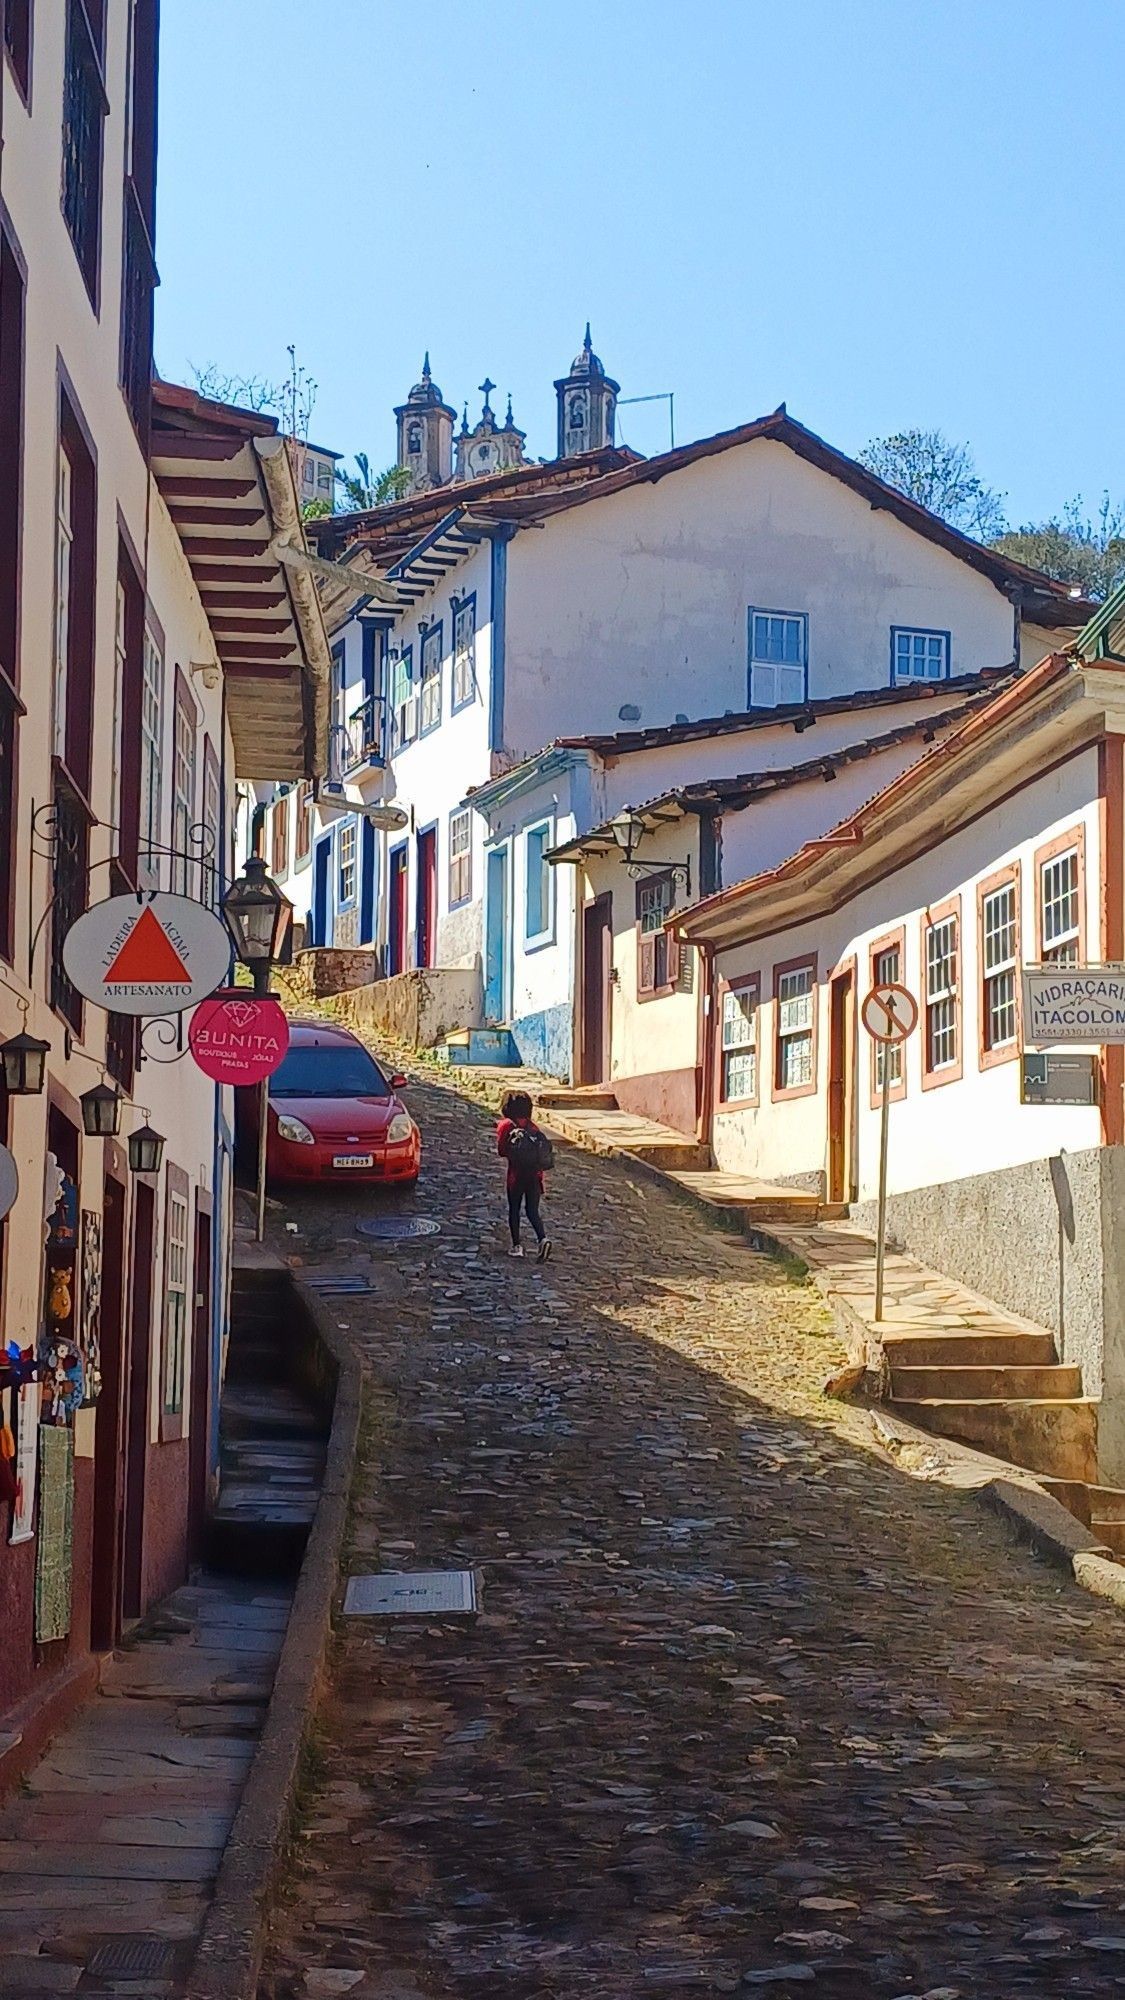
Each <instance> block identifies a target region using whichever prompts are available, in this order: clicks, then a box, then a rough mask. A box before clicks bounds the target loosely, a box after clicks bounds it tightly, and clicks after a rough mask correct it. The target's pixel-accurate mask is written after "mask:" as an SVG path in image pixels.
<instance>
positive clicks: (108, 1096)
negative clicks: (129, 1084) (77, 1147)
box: [78, 1083, 121, 1139]
mask: <svg viewBox="0 0 1125 2000" xmlns="http://www.w3.org/2000/svg"><path fill="white" fill-rule="evenodd" d="M78 1102H79V1104H80V1105H81V1107H82V1130H83V1131H84V1132H85V1134H86V1137H87V1138H88V1139H116V1137H117V1134H118V1132H119V1131H120V1129H121V1092H120V1091H119V1090H115V1089H114V1087H113V1085H112V1084H109V1083H96V1084H95V1085H94V1087H93V1089H92V1090H87V1091H84V1092H83V1094H82V1096H81V1097H80V1098H79V1100H78Z"/></svg>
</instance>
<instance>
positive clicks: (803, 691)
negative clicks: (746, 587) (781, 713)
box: [746, 604, 809, 708]
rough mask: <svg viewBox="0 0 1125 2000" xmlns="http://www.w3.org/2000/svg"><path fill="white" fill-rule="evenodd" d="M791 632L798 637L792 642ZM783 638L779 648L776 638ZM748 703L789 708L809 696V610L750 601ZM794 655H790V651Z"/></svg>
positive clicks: (759, 706) (764, 706)
mask: <svg viewBox="0 0 1125 2000" xmlns="http://www.w3.org/2000/svg"><path fill="white" fill-rule="evenodd" d="M790 633H792V635H793V638H794V639H795V641H796V644H795V647H791V646H790V643H789V639H790ZM777 639H780V652H778V651H777V650H775V640H777ZM746 648H747V663H748V664H747V705H748V706H749V707H750V708H788V707H791V706H793V705H795V704H797V703H800V702H803V701H806V700H807V699H808V673H809V619H808V613H807V612H806V611H773V610H770V609H768V608H767V607H765V606H763V605H760V604H751V605H750V606H749V608H748V610H747V614H746ZM791 654H792V655H794V656H793V657H789V656H790V655H791Z"/></svg>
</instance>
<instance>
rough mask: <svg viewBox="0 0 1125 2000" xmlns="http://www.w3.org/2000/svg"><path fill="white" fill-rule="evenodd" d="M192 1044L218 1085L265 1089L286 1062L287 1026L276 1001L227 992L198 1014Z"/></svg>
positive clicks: (191, 1033)
mask: <svg viewBox="0 0 1125 2000" xmlns="http://www.w3.org/2000/svg"><path fill="white" fill-rule="evenodd" d="M188 1043H189V1046H190V1048H191V1052H192V1055H193V1056H194V1057H195V1060H196V1062H197V1064H198V1065H199V1068H200V1069H201V1070H202V1071H203V1074H204V1076H209V1077H212V1078H213V1079H214V1081H215V1082H216V1083H232V1084H247V1083H261V1082H262V1081H263V1079H264V1078H265V1077H267V1076H272V1075H273V1072H274V1070H275V1069H276V1068H277V1067H278V1065H279V1063H281V1062H282V1061H284V1058H285V1052H286V1050H287V1049H288V1047H289V1023H288V1021H287V1020H286V1018H285V1014H284V1011H283V1010H282V1008H281V1007H280V1006H279V1005H278V1003H277V1001H276V1000H269V999H255V998H252V997H251V995H250V994H248V993H240V992H238V991H237V990H235V991H231V990H227V991H225V992H223V993H213V994H212V995H211V998H210V999H209V1000H204V1001H203V1002H202V1004H201V1005H200V1006H198V1007H197V1008H196V1010H195V1013H194V1014H193V1015H192V1020H191V1027H190V1028H189V1029H188Z"/></svg>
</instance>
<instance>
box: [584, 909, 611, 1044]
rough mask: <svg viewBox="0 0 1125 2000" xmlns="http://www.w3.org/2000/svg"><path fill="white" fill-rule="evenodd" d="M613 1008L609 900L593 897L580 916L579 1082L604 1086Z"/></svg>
mask: <svg viewBox="0 0 1125 2000" xmlns="http://www.w3.org/2000/svg"><path fill="white" fill-rule="evenodd" d="M612 1005H613V897H612V896H611V895H604V896H597V897H595V899H594V901H593V902H592V903H587V904H586V907H585V909H584V910H583V912H582V1041H581V1049H580V1063H579V1066H580V1069H581V1079H580V1080H581V1081H582V1082H583V1083H608V1081H609V1060H610V1047H611V1040H610V1035H611V1022H612V1014H611V1009H612Z"/></svg>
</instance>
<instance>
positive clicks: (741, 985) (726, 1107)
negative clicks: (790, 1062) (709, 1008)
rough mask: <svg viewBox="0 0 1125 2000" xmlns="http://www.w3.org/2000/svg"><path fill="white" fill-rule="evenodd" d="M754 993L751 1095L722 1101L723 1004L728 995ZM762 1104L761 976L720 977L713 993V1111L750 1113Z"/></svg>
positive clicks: (740, 974) (750, 973)
mask: <svg viewBox="0 0 1125 2000" xmlns="http://www.w3.org/2000/svg"><path fill="white" fill-rule="evenodd" d="M748 989H752V990H753V992H754V1004H755V1009H756V1012H757V1016H758V1018H757V1022H756V1024H755V1025H756V1034H755V1039H754V1056H755V1061H754V1094H753V1096H752V1097H726V1096H724V1094H723V1000H724V998H725V996H726V995H727V994H728V993H745V992H746V991H747V990H748ZM761 1101H762V975H761V973H760V972H743V973H739V975H738V976H737V978H735V979H726V978H724V977H723V975H722V974H721V973H720V975H719V980H718V985H717V987H716V993H715V1110H716V1111H717V1112H723V1111H745V1110H752V1109H754V1108H755V1107H756V1106H758V1105H759V1104H760V1103H761Z"/></svg>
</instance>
